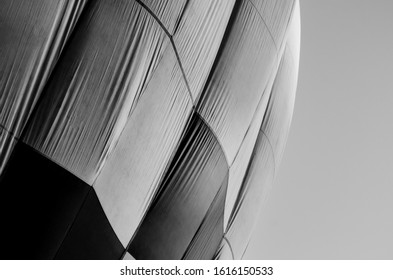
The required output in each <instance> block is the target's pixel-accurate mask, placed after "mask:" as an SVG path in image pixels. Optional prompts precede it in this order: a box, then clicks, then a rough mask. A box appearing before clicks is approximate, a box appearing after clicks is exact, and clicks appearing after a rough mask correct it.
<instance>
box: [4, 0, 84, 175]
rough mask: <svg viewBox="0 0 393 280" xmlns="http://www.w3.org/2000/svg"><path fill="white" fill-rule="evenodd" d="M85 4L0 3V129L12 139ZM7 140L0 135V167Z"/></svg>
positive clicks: (12, 0)
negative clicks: (8, 133)
mask: <svg viewBox="0 0 393 280" xmlns="http://www.w3.org/2000/svg"><path fill="white" fill-rule="evenodd" d="M85 2H86V1H84V0H81V1H78V0H75V1H71V0H70V1H61V0H41V1H39V0H31V1H26V0H3V1H1V8H0V38H1V39H0V127H4V128H5V130H7V131H9V132H10V133H11V134H12V135H13V136H14V137H16V138H18V137H19V135H20V133H21V131H22V129H23V127H24V125H25V124H26V121H27V119H28V117H29V115H30V113H31V111H32V110H33V108H34V105H35V104H36V102H37V100H38V98H39V96H40V93H41V91H42V88H43V86H44V84H45V82H46V80H47V78H48V76H49V74H50V72H51V70H52V68H53V67H54V65H55V63H56V60H57V59H58V56H59V55H60V52H61V49H62V48H63V46H64V44H65V42H66V41H67V39H68V37H69V35H70V32H71V31H72V29H73V27H74V25H75V23H76V21H77V19H78V17H79V15H80V13H81V12H82V10H83V7H84V5H85ZM7 143H8V144H11V142H10V141H9V139H8V137H7V138H4V137H2V138H0V147H2V149H0V158H2V159H3V163H1V162H0V166H1V165H2V164H5V159H6V158H7V154H8V153H10V151H11V150H12V145H11V146H7V145H8V144H7ZM3 153H4V154H3ZM0 169H1V168H0ZM0 172H1V171H0Z"/></svg>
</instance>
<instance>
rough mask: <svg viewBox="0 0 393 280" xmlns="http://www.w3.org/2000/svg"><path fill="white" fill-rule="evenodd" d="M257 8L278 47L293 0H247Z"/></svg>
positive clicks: (290, 12) (287, 21)
mask: <svg viewBox="0 0 393 280" xmlns="http://www.w3.org/2000/svg"><path fill="white" fill-rule="evenodd" d="M249 1H251V2H252V4H253V5H254V6H255V8H256V9H257V10H258V13H259V14H260V15H261V17H262V18H263V20H264V22H265V23H266V26H267V27H268V29H269V30H270V33H271V34H272V36H273V38H274V41H275V43H276V45H277V47H278V48H280V47H281V44H282V42H283V39H284V36H285V34H286V29H287V26H288V23H289V19H290V16H291V14H292V12H293V11H292V9H293V5H294V3H295V2H296V1H295V0H249Z"/></svg>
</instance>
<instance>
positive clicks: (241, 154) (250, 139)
mask: <svg viewBox="0 0 393 280" xmlns="http://www.w3.org/2000/svg"><path fill="white" fill-rule="evenodd" d="M276 73H277V69H273V70H272V75H271V78H270V81H269V83H268V84H267V86H266V89H265V92H264V94H263V96H262V99H261V101H260V102H259V104H258V108H257V110H256V112H255V115H254V118H253V120H252V122H251V124H250V126H249V128H248V129H247V133H246V135H245V137H244V139H243V141H242V144H241V146H240V148H239V151H238V152H237V154H236V156H235V158H234V161H233V163H232V164H231V166H230V169H229V180H228V192H227V197H226V200H225V212H224V231H225V229H226V227H227V224H228V220H229V217H230V215H231V212H232V209H233V206H234V204H235V201H236V198H237V195H238V193H239V191H240V188H241V186H242V181H243V179H244V175H245V173H246V170H247V166H248V163H249V161H250V158H251V155H252V152H253V150H254V146H255V143H256V140H257V137H258V134H259V131H260V128H261V124H262V121H263V117H264V115H265V112H266V108H267V104H268V101H269V99H270V93H271V89H272V85H273V81H274V78H275V75H276Z"/></svg>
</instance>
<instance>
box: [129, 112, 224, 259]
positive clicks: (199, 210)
mask: <svg viewBox="0 0 393 280" xmlns="http://www.w3.org/2000/svg"><path fill="white" fill-rule="evenodd" d="M227 173H228V165H227V162H226V159H225V155H224V153H223V151H222V149H221V146H220V145H219V143H218V142H217V139H216V137H215V136H214V135H213V133H212V132H211V130H210V128H209V127H208V126H207V125H206V124H205V123H204V122H203V121H202V120H201V118H200V117H199V115H197V114H195V115H194V116H193V117H192V119H191V121H190V125H189V127H188V129H187V131H186V132H185V134H184V137H183V139H182V141H181V143H180V145H179V147H178V149H177V152H176V154H175V155H174V157H173V160H172V163H171V164H170V167H169V168H168V170H167V172H166V174H165V176H164V179H163V180H162V182H161V184H160V187H159V189H158V191H157V193H156V195H155V198H154V199H153V202H152V204H151V206H150V208H149V210H148V212H147V214H146V216H145V219H144V220H143V221H142V223H141V225H140V227H139V230H138V231H137V233H136V234H135V236H134V238H133V240H132V242H131V244H130V247H129V252H130V253H131V255H133V256H134V257H135V258H136V259H180V258H182V257H183V255H184V254H185V252H186V251H187V248H188V247H189V246H190V243H191V242H192V240H193V238H194V237H195V235H196V233H197V232H198V229H200V228H201V224H202V223H203V220H204V219H205V217H206V214H207V213H208V210H209V208H210V207H211V205H212V203H213V201H214V198H215V197H216V196H217V193H218V192H219V190H220V187H221V185H222V184H223V182H224V180H225V178H226V175H227Z"/></svg>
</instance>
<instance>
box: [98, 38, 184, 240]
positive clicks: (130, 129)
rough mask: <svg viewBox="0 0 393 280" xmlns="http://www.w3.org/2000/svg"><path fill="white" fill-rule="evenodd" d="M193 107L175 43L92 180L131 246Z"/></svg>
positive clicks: (113, 220) (164, 56) (108, 212)
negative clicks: (131, 241) (134, 234)
mask: <svg viewBox="0 0 393 280" xmlns="http://www.w3.org/2000/svg"><path fill="white" fill-rule="evenodd" d="M191 110H192V102H191V100H190V97H189V93H188V92H187V87H186V84H185V82H184V80H183V76H182V73H181V70H180V67H179V65H178V63H177V60H176V56H175V53H174V51H173V49H172V47H171V46H168V48H167V49H166V51H165V53H164V55H163V58H162V60H161V62H160V64H159V66H158V68H157V70H156V72H155V73H154V75H153V77H152V79H151V80H150V83H149V84H148V86H147V88H146V91H145V93H144V94H143V95H142V96H141V99H140V101H139V103H138V105H137V106H136V108H135V110H134V112H133V113H132V115H131V116H130V118H129V120H128V122H127V125H126V127H125V129H124V131H123V133H122V135H121V137H120V139H119V141H118V143H117V145H116V147H115V149H114V150H113V152H112V154H111V155H110V156H109V158H108V159H107V161H106V164H105V166H104V167H103V169H102V171H101V173H100V175H99V176H98V177H97V180H96V181H95V183H94V184H93V187H94V188H95V190H96V192H97V195H98V197H99V199H100V201H101V204H102V206H103V209H104V211H105V213H106V215H107V217H108V219H109V221H110V222H111V224H112V227H113V228H114V230H115V232H116V234H117V235H118V237H119V239H120V241H121V242H122V244H123V245H124V246H127V244H128V242H129V241H130V239H131V236H132V235H133V233H134V231H135V229H136V228H137V226H138V224H139V222H140V220H141V219H142V217H143V215H144V213H145V211H146V209H147V206H148V205H149V202H150V201H151V199H152V195H153V193H154V190H155V189H156V187H157V185H158V182H159V181H160V179H161V176H162V174H163V172H164V170H165V168H166V167H167V165H168V163H169V159H170V156H171V155H172V154H173V151H174V149H175V147H176V145H177V143H178V142H179V139H180V136H181V133H182V131H183V129H184V127H185V125H186V122H187V119H188V117H189V115H190V113H191Z"/></svg>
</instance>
